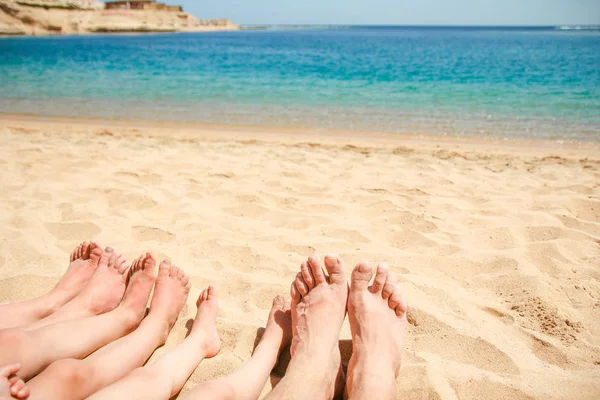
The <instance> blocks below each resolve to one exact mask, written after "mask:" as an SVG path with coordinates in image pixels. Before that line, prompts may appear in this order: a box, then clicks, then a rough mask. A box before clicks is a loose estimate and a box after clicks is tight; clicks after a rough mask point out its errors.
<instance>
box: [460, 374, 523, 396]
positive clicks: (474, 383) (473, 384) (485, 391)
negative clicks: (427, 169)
mask: <svg viewBox="0 0 600 400" xmlns="http://www.w3.org/2000/svg"><path fill="white" fill-rule="evenodd" d="M450 386H452V389H454V391H455V392H456V396H457V397H458V398H459V399H486V400H506V399H510V400H534V397H531V396H529V395H527V394H526V393H525V392H523V391H522V390H520V389H518V388H516V387H512V386H507V385H503V384H501V383H498V382H493V381H490V380H487V379H482V380H477V379H469V380H464V381H462V380H461V381H458V380H452V381H450Z"/></svg>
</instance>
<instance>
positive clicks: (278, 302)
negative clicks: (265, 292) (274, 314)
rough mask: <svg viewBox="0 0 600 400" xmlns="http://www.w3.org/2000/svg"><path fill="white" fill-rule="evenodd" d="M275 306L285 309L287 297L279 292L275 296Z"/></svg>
mask: <svg viewBox="0 0 600 400" xmlns="http://www.w3.org/2000/svg"><path fill="white" fill-rule="evenodd" d="M273 308H276V309H278V310H284V309H285V297H283V296H281V295H279V294H278V295H277V296H275V298H274V299H273Z"/></svg>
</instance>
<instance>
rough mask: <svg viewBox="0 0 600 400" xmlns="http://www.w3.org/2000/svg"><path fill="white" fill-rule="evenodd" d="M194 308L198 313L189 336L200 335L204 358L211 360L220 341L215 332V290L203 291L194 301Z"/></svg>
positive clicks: (210, 287)
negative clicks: (196, 308)
mask: <svg viewBox="0 0 600 400" xmlns="http://www.w3.org/2000/svg"><path fill="white" fill-rule="evenodd" d="M196 307H198V312H197V313H196V318H194V324H193V325H192V331H191V333H190V336H192V335H201V336H202V345H203V346H204V352H205V354H206V356H205V358H212V357H214V356H216V355H217V354H218V353H219V350H221V339H220V338H219V333H218V332H217V311H219V303H218V302H217V290H216V289H215V288H214V287H213V286H209V287H207V288H206V289H204V290H203V291H202V293H200V296H199V297H198V301H196Z"/></svg>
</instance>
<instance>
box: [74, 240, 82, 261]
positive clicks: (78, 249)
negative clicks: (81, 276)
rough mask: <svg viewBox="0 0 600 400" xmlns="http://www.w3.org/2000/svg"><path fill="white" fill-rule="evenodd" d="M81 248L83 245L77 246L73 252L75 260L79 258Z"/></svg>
mask: <svg viewBox="0 0 600 400" xmlns="http://www.w3.org/2000/svg"><path fill="white" fill-rule="evenodd" d="M82 247H83V243H81V244H80V245H79V246H77V249H76V250H75V259H76V260H78V259H80V258H81V248H82Z"/></svg>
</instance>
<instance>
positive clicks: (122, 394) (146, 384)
mask: <svg viewBox="0 0 600 400" xmlns="http://www.w3.org/2000/svg"><path fill="white" fill-rule="evenodd" d="M196 304H197V306H198V313H197V314H196V318H195V319H194V325H193V326H192V331H191V332H190V335H189V336H188V337H187V338H186V339H185V340H184V341H183V342H182V343H180V344H179V345H178V346H177V347H176V348H175V349H173V350H172V351H170V352H168V353H167V354H165V355H164V356H162V357H161V358H160V359H159V360H158V361H157V362H156V363H154V364H152V365H149V366H145V367H142V368H138V369H136V370H135V371H133V372H132V373H130V374H129V375H128V376H127V377H125V378H124V379H122V380H120V381H119V382H117V383H115V384H114V385H111V386H109V387H107V388H104V389H103V390H101V391H99V392H98V393H96V394H95V395H93V396H92V397H90V400H92V399H94V400H102V399H107V400H113V399H114V400H117V399H124V400H125V399H126V400H135V399H140V400H147V399H160V400H166V399H169V398H171V396H173V395H174V394H176V393H178V392H179V391H180V390H181V388H182V387H183V385H184V384H185V382H186V381H187V379H188V378H189V376H190V375H191V374H192V372H194V369H196V367H197V366H198V364H199V363H200V362H201V361H202V360H203V359H204V358H210V357H214V356H215V355H216V354H217V353H218V352H219V350H220V347H221V341H220V340H219V335H218V333H217V328H216V317H217V310H218V304H217V294H216V291H215V289H214V288H213V287H212V286H211V287H209V288H208V289H206V290H204V291H203V292H202V294H201V295H200V297H199V298H198V302H197V303H196ZM211 398H214V396H211Z"/></svg>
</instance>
